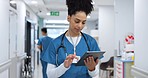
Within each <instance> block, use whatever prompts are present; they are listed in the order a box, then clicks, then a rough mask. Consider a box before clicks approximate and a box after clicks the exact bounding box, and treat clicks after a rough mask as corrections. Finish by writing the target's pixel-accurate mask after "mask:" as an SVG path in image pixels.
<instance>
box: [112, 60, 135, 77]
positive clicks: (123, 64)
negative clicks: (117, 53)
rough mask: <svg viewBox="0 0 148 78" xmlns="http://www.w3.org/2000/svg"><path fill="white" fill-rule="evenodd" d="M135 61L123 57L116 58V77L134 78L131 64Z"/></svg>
mask: <svg viewBox="0 0 148 78" xmlns="http://www.w3.org/2000/svg"><path fill="white" fill-rule="evenodd" d="M133 63H134V61H128V60H121V58H117V57H116V58H114V67H115V69H114V71H115V72H114V78H134V77H133V76H132V75H131V66H132V65H133Z"/></svg>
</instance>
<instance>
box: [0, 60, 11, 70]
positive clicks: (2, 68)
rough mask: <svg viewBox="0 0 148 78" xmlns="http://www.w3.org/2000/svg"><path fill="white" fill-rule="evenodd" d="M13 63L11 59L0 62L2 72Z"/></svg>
mask: <svg viewBox="0 0 148 78" xmlns="http://www.w3.org/2000/svg"><path fill="white" fill-rule="evenodd" d="M10 65H11V59H9V60H7V61H5V62H3V63H1V64H0V73H1V72H3V71H4V70H6V69H8V68H9V67H10Z"/></svg>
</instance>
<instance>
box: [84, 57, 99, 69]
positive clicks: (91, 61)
mask: <svg viewBox="0 0 148 78" xmlns="http://www.w3.org/2000/svg"><path fill="white" fill-rule="evenodd" d="M98 62H99V60H98V59H97V60H96V61H94V58H93V57H92V56H90V57H88V58H86V60H84V63H85V65H86V66H87V68H88V70H89V71H94V70H95V66H96V65H97V64H98Z"/></svg>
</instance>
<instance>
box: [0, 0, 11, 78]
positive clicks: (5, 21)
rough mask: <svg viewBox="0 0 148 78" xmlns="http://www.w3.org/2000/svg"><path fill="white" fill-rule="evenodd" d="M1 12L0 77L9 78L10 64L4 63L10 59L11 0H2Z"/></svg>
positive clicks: (0, 1)
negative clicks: (8, 68)
mask: <svg viewBox="0 0 148 78" xmlns="http://www.w3.org/2000/svg"><path fill="white" fill-rule="evenodd" d="M0 12H1V13H0V36H1V38H0V78H8V74H9V72H8V70H7V67H8V66H7V67H4V66H3V65H5V64H7V63H8V62H7V63H6V61H8V60H9V51H8V50H9V45H8V44H9V0H0ZM3 70H4V71H3Z"/></svg>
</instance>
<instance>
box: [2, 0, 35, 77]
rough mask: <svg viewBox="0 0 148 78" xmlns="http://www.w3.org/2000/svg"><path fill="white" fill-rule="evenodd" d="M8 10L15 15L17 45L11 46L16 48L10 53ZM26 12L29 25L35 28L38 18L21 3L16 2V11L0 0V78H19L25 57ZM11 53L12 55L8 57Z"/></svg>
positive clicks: (7, 0)
mask: <svg viewBox="0 0 148 78" xmlns="http://www.w3.org/2000/svg"><path fill="white" fill-rule="evenodd" d="M10 9H11V10H13V11H14V12H16V14H17V20H16V22H17V26H16V28H17V29H16V30H15V31H16V33H17V34H16V35H15V34H13V36H17V37H16V41H17V42H16V43H17V44H13V45H14V46H15V45H16V47H17V48H16V51H11V53H10V52H9V49H10V48H9V46H10V44H9V38H10V39H11V37H9V35H10V34H9V33H10V31H9V10H10ZM26 10H29V12H30V17H29V19H31V20H32V22H31V23H32V24H34V26H37V22H38V18H37V16H36V14H35V13H33V12H32V10H30V8H28V7H27V6H26V5H25V3H24V2H23V1H21V0H18V1H17V10H15V9H13V8H12V7H10V3H9V0H0V12H1V13H0V35H1V38H0V44H1V45H0V50H1V51H0V78H20V73H21V66H22V60H23V59H24V58H25V57H26V55H25V53H24V48H25V45H24V44H25V17H26ZM14 22H15V21H14ZM35 23H36V24H35ZM12 26H13V25H12ZM36 28H37V27H36ZM10 30H13V29H10ZM11 34H12V33H11ZM13 38H14V37H13ZM13 45H12V46H13ZM12 53H13V54H14V55H13V56H10V54H11V55H12ZM14 71H15V72H14Z"/></svg>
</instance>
